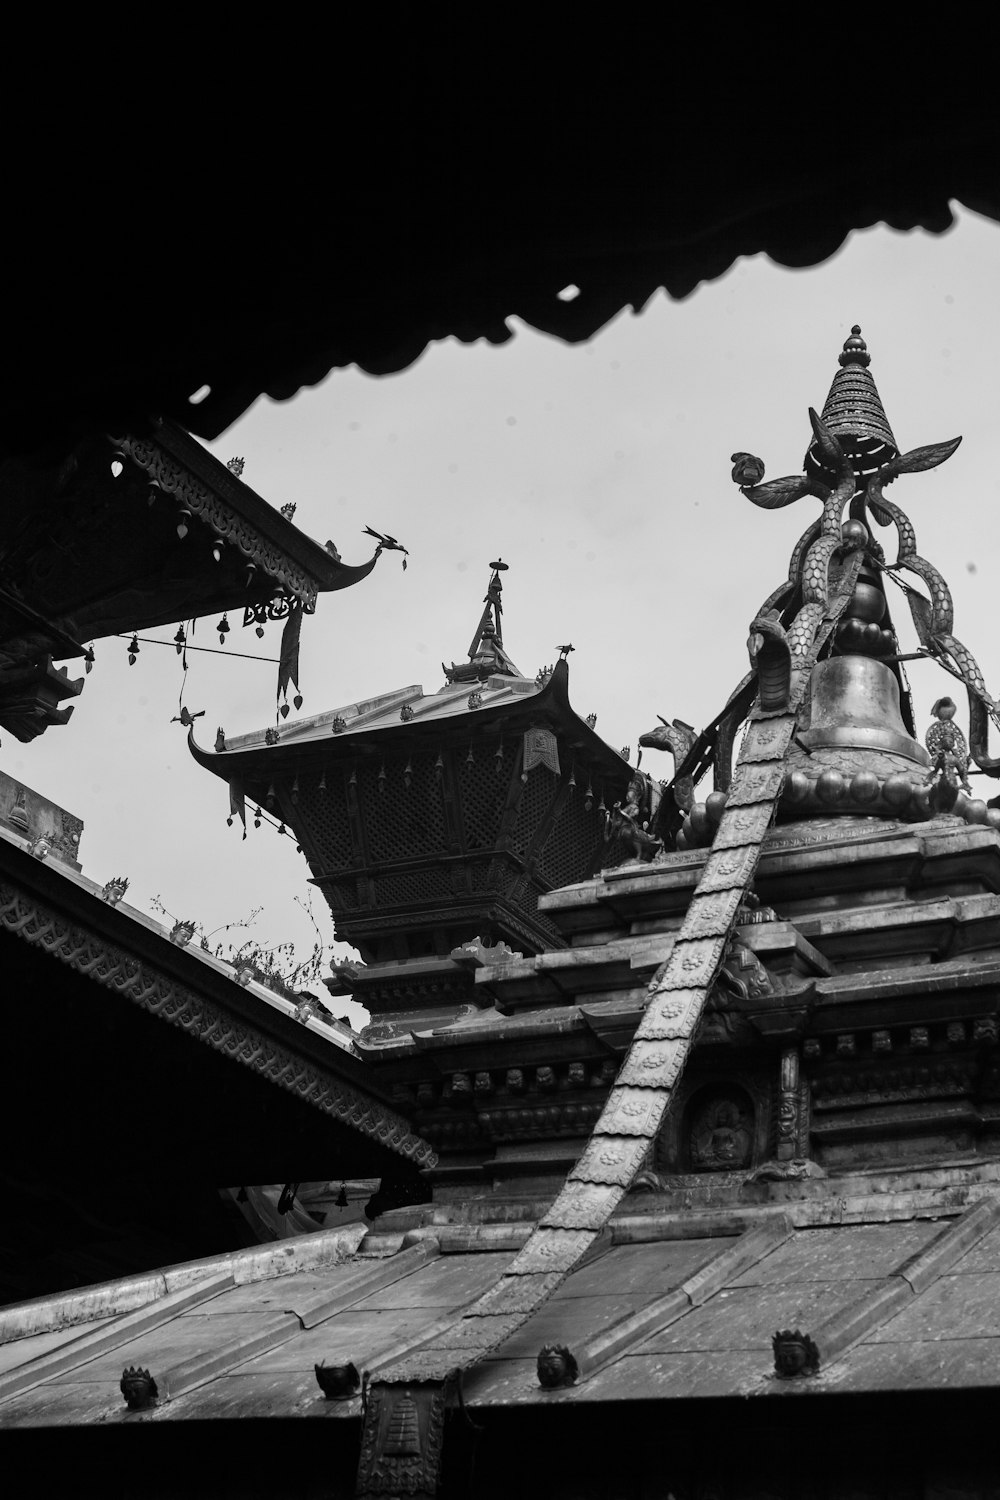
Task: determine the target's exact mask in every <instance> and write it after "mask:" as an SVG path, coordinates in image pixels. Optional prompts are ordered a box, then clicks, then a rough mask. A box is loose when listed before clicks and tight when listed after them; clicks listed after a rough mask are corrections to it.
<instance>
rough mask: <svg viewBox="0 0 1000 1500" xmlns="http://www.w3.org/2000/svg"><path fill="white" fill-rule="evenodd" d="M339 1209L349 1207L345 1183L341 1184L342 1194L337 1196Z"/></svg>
mask: <svg viewBox="0 0 1000 1500" xmlns="http://www.w3.org/2000/svg"><path fill="white" fill-rule="evenodd" d="M337 1207H338V1208H346V1207H347V1186H346V1184H345V1183H343V1182H342V1183H341V1184H340V1192H339V1193H338V1194H337Z"/></svg>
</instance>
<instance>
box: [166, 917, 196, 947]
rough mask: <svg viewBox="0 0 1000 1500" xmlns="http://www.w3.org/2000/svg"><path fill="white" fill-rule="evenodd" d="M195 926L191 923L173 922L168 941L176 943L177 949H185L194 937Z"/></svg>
mask: <svg viewBox="0 0 1000 1500" xmlns="http://www.w3.org/2000/svg"><path fill="white" fill-rule="evenodd" d="M194 933H195V924H194V923H193V922H180V921H178V922H175V923H174V925H173V927H171V929H170V941H171V942H172V943H176V944H177V947H178V948H186V947H187V945H188V943H189V942H190V941H191V939H192V938H193V937H194Z"/></svg>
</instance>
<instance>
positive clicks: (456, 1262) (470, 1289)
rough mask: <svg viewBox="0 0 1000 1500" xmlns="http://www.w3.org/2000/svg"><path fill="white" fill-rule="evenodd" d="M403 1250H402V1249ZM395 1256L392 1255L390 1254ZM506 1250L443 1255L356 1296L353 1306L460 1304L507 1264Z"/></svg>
mask: <svg viewBox="0 0 1000 1500" xmlns="http://www.w3.org/2000/svg"><path fill="white" fill-rule="evenodd" d="M403 1253H404V1254H405V1253H406V1252H405V1251H404V1252H403ZM393 1258H395V1257H393ZM513 1259H514V1257H513V1256H512V1255H511V1254H510V1253H509V1252H506V1253H503V1254H490V1255H443V1256H441V1257H440V1258H439V1259H438V1260H436V1261H435V1262H434V1263H433V1264H432V1265H428V1266H425V1267H423V1269H420V1270H416V1271H413V1272H412V1273H411V1274H410V1275H408V1276H405V1277H402V1278H400V1279H399V1280H395V1281H393V1283H392V1284H391V1285H390V1286H387V1287H384V1288H383V1289H382V1290H380V1291H379V1290H376V1291H373V1292H372V1293H371V1294H370V1295H366V1296H362V1297H359V1298H358V1300H357V1302H356V1304H355V1306H356V1307H357V1308H358V1309H360V1310H362V1311H364V1310H371V1311H377V1310H385V1309H387V1308H402V1309H406V1308H419V1307H461V1306H462V1304H463V1303H464V1302H466V1301H468V1300H470V1299H471V1298H472V1297H475V1296H478V1294H479V1293H480V1292H482V1291H484V1290H485V1288H486V1287H488V1286H489V1285H491V1284H492V1282H494V1281H495V1280H496V1278H497V1277H498V1276H500V1275H501V1274H502V1272H504V1271H505V1270H506V1269H507V1267H508V1266H509V1265H510V1263H511V1261H512V1260H513Z"/></svg>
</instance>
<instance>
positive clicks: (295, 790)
mask: <svg viewBox="0 0 1000 1500" xmlns="http://www.w3.org/2000/svg"><path fill="white" fill-rule="evenodd" d="M298 800H299V778H298V777H297V776H296V778H295V780H294V781H293V782H292V801H293V802H298Z"/></svg>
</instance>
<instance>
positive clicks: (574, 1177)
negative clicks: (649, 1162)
mask: <svg viewBox="0 0 1000 1500" xmlns="http://www.w3.org/2000/svg"><path fill="white" fill-rule="evenodd" d="M647 1150H648V1142H647V1141H645V1140H644V1139H643V1138H642V1137H641V1136H611V1135H603V1134H602V1135H600V1136H592V1137H591V1139H590V1140H589V1141H588V1142H587V1144H586V1146H585V1147H584V1149H583V1152H582V1154H581V1156H580V1159H579V1161H578V1162H577V1164H576V1166H575V1167H574V1168H573V1170H572V1171H571V1172H570V1174H569V1180H570V1181H571V1182H607V1183H617V1184H618V1185H619V1186H620V1187H622V1188H627V1187H628V1186H629V1185H630V1184H631V1182H632V1180H633V1178H634V1177H635V1174H636V1173H637V1172H638V1170H639V1168H640V1167H641V1165H642V1162H643V1159H644V1158H645V1155H646V1152H647Z"/></svg>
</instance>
